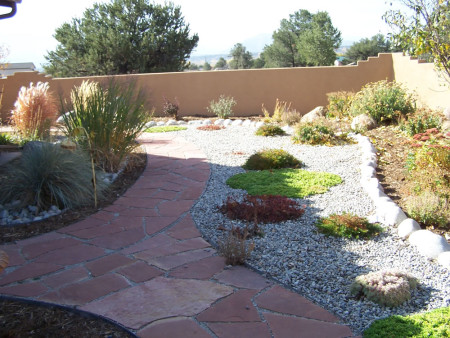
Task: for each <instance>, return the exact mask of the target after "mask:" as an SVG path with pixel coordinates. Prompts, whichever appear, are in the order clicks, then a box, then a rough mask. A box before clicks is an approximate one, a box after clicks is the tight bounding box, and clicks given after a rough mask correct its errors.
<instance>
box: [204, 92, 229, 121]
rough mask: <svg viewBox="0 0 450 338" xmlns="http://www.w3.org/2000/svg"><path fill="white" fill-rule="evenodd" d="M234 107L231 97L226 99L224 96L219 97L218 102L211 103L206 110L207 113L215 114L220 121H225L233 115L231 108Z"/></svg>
mask: <svg viewBox="0 0 450 338" xmlns="http://www.w3.org/2000/svg"><path fill="white" fill-rule="evenodd" d="M235 105H236V101H235V100H234V98H233V97H231V96H230V97H228V96H225V95H220V97H219V100H218V101H217V102H216V101H214V100H213V101H211V102H210V103H209V107H207V108H206V109H207V110H208V112H210V113H213V114H215V115H216V116H217V117H219V118H221V119H226V118H228V117H230V116H232V115H233V107H234V106H235Z"/></svg>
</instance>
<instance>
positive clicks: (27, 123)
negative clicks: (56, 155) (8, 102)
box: [11, 82, 58, 140]
mask: <svg viewBox="0 0 450 338" xmlns="http://www.w3.org/2000/svg"><path fill="white" fill-rule="evenodd" d="M57 112H58V107H57V105H56V103H55V99H54V97H53V96H52V95H51V93H50V92H49V84H48V82H45V83H42V82H38V83H37V84H36V86H34V85H33V83H30V86H29V87H28V88H27V87H22V88H21V89H20V91H19V95H18V97H17V101H16V102H15V103H14V109H13V111H12V115H11V123H12V125H13V126H14V128H15V129H16V130H17V132H18V134H19V135H20V137H22V138H23V139H26V140H42V139H47V138H48V137H49V136H50V127H51V125H52V124H53V123H54V121H55V119H56V115H57Z"/></svg>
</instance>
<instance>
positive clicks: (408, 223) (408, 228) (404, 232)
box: [397, 218, 421, 239]
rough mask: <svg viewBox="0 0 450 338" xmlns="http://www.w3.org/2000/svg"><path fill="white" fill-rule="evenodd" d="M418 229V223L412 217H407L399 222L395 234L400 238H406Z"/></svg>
mask: <svg viewBox="0 0 450 338" xmlns="http://www.w3.org/2000/svg"><path fill="white" fill-rule="evenodd" d="M419 230H421V228H420V225H419V223H417V222H416V221H415V220H413V219H412V218H407V219H405V220H404V221H403V222H401V223H400V224H399V226H398V229H397V234H398V235H399V236H400V237H401V238H403V239H407V238H408V237H409V236H410V235H411V234H412V233H413V232H415V231H419Z"/></svg>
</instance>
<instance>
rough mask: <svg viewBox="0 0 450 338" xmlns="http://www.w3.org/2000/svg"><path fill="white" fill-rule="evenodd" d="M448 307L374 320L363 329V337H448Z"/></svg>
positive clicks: (449, 330) (449, 313)
mask: <svg viewBox="0 0 450 338" xmlns="http://www.w3.org/2000/svg"><path fill="white" fill-rule="evenodd" d="M449 318H450V307H444V308H440V309H435V310H433V311H430V312H426V313H416V314H413V315H409V316H390V317H387V318H383V319H378V320H375V321H374V322H373V323H372V324H371V325H370V327H369V328H368V329H367V330H366V331H364V338H381V337H414V338H419V337H450V324H449V320H448V319H449Z"/></svg>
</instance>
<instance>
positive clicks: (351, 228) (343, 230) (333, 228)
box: [316, 213, 383, 238]
mask: <svg viewBox="0 0 450 338" xmlns="http://www.w3.org/2000/svg"><path fill="white" fill-rule="evenodd" d="M316 226H317V228H318V229H319V231H320V232H321V233H323V234H325V235H331V236H336V237H347V238H360V237H361V238H370V237H372V236H375V235H377V234H379V233H380V232H382V231H383V228H382V227H380V226H379V225H376V224H372V223H370V222H369V221H368V220H367V219H366V218H364V217H359V216H356V215H352V214H349V213H344V214H342V215H338V214H332V215H330V216H328V217H325V218H321V219H320V220H319V222H318V223H317V224H316Z"/></svg>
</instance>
